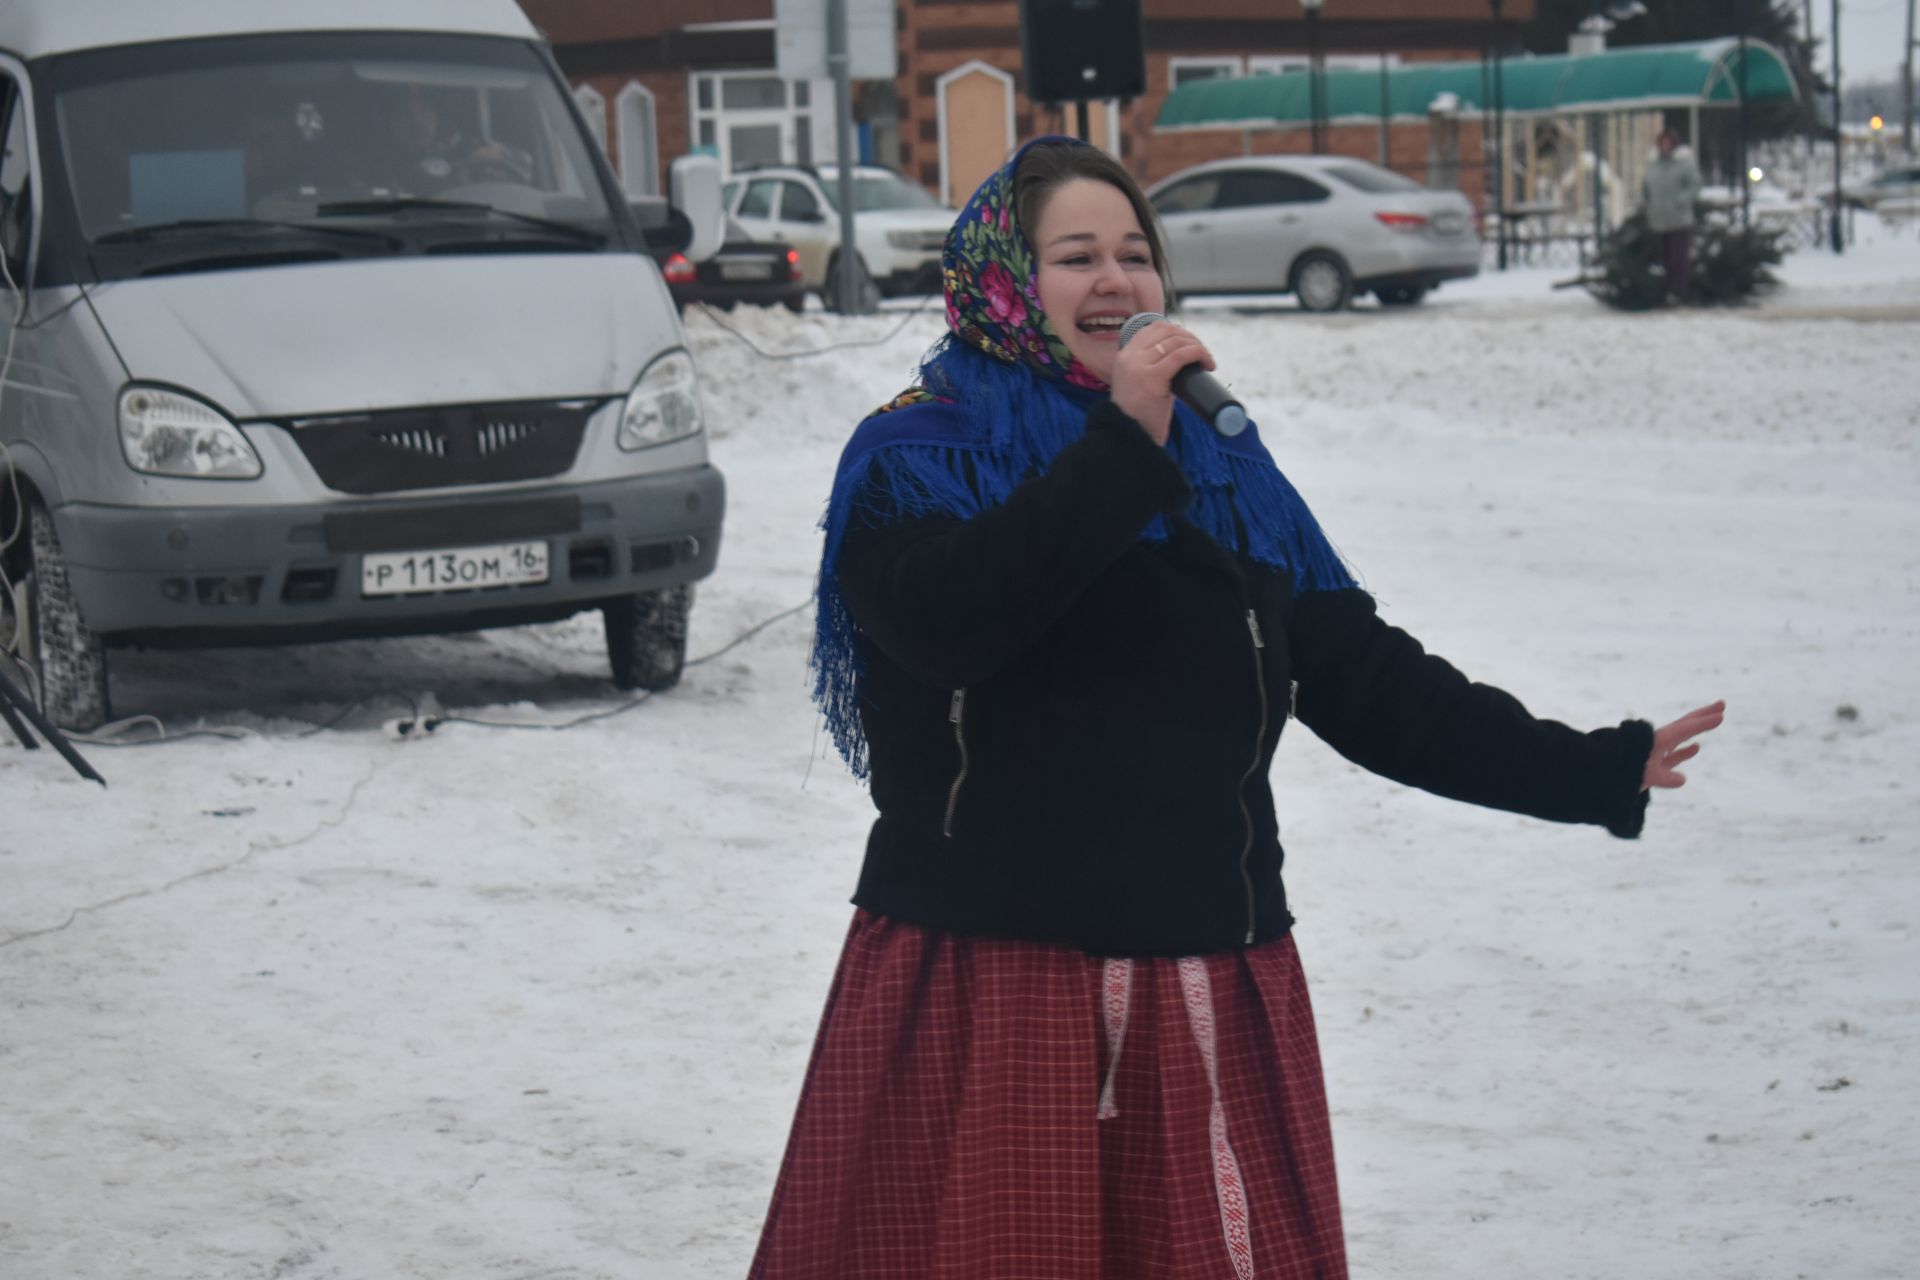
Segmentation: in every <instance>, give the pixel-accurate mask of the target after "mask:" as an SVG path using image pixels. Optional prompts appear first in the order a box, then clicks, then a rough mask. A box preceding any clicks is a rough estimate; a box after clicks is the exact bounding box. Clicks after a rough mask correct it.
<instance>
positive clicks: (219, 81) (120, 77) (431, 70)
mask: <svg viewBox="0 0 1920 1280" xmlns="http://www.w3.org/2000/svg"><path fill="white" fill-rule="evenodd" d="M570 97H571V94H570V91H568V90H566V89H564V88H562V87H561V86H560V85H559V84H557V83H556V82H555V80H554V78H553V76H552V74H551V72H550V71H549V69H548V65H547V64H546V63H545V62H544V61H543V60H542V55H541V54H539V53H538V52H537V51H536V50H535V49H534V48H532V47H531V46H529V45H523V44H519V43H516V42H513V41H505V40H502V41H476V40H469V39H466V38H464V37H454V36H433V35H415V34H410V33H377V34H376V33H369V34H368V35H367V36H366V38H364V39H363V38H362V37H361V36H360V35H357V34H356V35H354V36H352V37H347V36H344V35H343V36H337V37H336V36H332V35H325V34H319V35H308V34H304V33H303V34H298V35H287V36H260V37H248V38H246V39H245V40H241V39H238V38H236V39H235V40H232V41H213V40H207V41H188V40H182V41H176V42H169V43H166V44H164V45H161V44H154V45H136V46H130V47H115V48H101V49H93V50H86V51H83V52H80V53H76V54H73V55H71V56H70V57H68V58H66V59H64V60H63V62H62V64H61V70H60V74H59V79H58V82H57V84H56V92H55V94H54V97H53V100H52V104H51V106H52V116H53V121H54V123H55V124H56V126H57V139H58V141H57V145H58V147H59V152H58V155H59V157H60V159H61V161H62V166H61V167H62V170H63V172H62V174H61V178H62V180H63V181H64V182H65V184H66V185H67V187H68V190H67V191H66V192H64V193H63V195H64V197H65V198H66V199H68V200H70V201H71V202H72V205H73V206H74V208H75V209H76V211H77V213H78V215H79V225H80V228H81V230H82V231H83V232H84V234H85V235H86V236H87V237H88V238H89V239H91V240H96V241H97V240H98V239H99V238H101V237H104V236H109V235H113V234H114V233H116V232H122V231H128V230H131V229H134V228H139V227H147V226H159V225H164V224H169V223H175V222H188V223H191V222H195V221H206V220H218V219H246V218H255V219H259V220H261V221H266V222H284V221H289V220H294V221H297V220H301V219H305V218H312V217H315V216H316V215H317V214H318V215H320V216H324V210H325V208H326V207H327V206H330V205H336V204H343V203H353V202H365V201H389V200H395V199H406V198H412V197H422V198H445V199H450V200H458V199H463V198H464V199H473V198H475V197H473V196H471V195H468V196H463V195H461V194H460V192H461V190H462V188H467V187H479V188H481V190H483V191H484V192H485V193H486V194H485V195H484V197H482V198H484V199H485V200H486V201H487V202H489V203H492V204H495V205H498V206H501V207H507V208H511V209H513V210H514V211H515V212H517V213H521V214H525V215H528V216H532V217H543V218H553V219H558V220H562V221H568V222H575V223H588V222H593V223H604V222H606V221H608V220H609V219H610V217H611V214H610V212H609V210H608V208H607V204H606V199H605V194H604V189H603V188H602V187H601V185H600V179H599V174H598V171H597V168H596V162H595V160H594V159H593V156H592V151H591V143H590V142H589V140H588V139H587V138H586V137H585V136H583V130H582V129H581V128H580V125H579V116H578V114H577V111H576V108H575V103H574V102H573V101H570V100H569V99H570ZM448 193H451V194H448ZM183 246H184V247H183ZM95 247H96V248H98V247H99V246H98V245H96V246H95ZM191 247H192V246H191V245H187V244H185V242H184V241H180V240H175V241H173V242H168V243H161V242H159V241H151V240H148V241H141V240H136V239H129V238H127V237H120V238H119V239H118V241H117V242H115V243H112V244H110V245H108V246H107V252H106V253H105V254H104V255H103V254H100V253H96V254H95V255H94V266H95V268H96V269H98V270H100V271H101V272H102V273H103V274H107V275H112V276H114V278H118V276H117V275H116V274H115V273H116V272H118V271H122V270H124V271H127V272H129V273H137V272H139V271H141V270H145V269H147V268H148V267H150V266H152V265H154V263H156V262H159V261H162V260H166V259H169V257H170V255H173V254H174V250H175V248H179V249H180V250H181V252H185V251H186V249H189V248H191ZM109 259H111V262H109V261H108V260H109Z"/></svg>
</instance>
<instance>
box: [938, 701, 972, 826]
mask: <svg viewBox="0 0 1920 1280" xmlns="http://www.w3.org/2000/svg"><path fill="white" fill-rule="evenodd" d="M966 710H967V691H966V690H965V689H955V690H954V691H953V701H952V702H951V703H949V704H948V706H947V720H948V721H949V722H950V723H951V724H952V725H953V741H954V745H955V746H957V747H959V748H960V772H958V773H956V774H954V775H953V785H952V786H951V787H949V788H947V816H946V819H945V820H944V821H943V822H941V824H940V834H941V835H943V836H945V837H946V838H947V839H949V840H951V839H953V815H954V813H955V811H956V810H958V809H959V807H960V788H961V786H962V785H964V784H965V782H966V780H967V734H966V725H965V724H964V723H963V719H964V717H965V715H966Z"/></svg>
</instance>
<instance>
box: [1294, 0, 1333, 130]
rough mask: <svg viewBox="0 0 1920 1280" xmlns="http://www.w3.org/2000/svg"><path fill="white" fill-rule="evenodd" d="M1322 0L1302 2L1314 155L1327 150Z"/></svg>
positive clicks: (1308, 107) (1308, 111)
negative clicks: (1321, 39) (1321, 66)
mask: <svg viewBox="0 0 1920 1280" xmlns="http://www.w3.org/2000/svg"><path fill="white" fill-rule="evenodd" d="M1321 3H1322V0H1300V7H1301V8H1302V9H1304V10H1305V11H1306V14H1307V114H1308V115H1309V116H1311V117H1312V130H1313V154H1315V155H1320V154H1321V153H1322V152H1324V151H1325V150H1326V149H1327V136H1326V116H1327V104H1326V97H1325V93H1326V83H1325V78H1324V77H1323V76H1322V74H1321V69H1320V5H1321Z"/></svg>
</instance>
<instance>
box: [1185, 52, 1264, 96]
mask: <svg viewBox="0 0 1920 1280" xmlns="http://www.w3.org/2000/svg"><path fill="white" fill-rule="evenodd" d="M1187 67H1215V68H1218V69H1220V70H1222V71H1224V72H1226V74H1225V75H1223V76H1215V77H1212V78H1213V79H1216V80H1233V79H1237V78H1238V77H1240V76H1243V75H1245V74H1246V73H1247V72H1246V66H1245V64H1244V63H1242V61H1241V60H1240V59H1239V58H1237V57H1235V58H1168V59H1167V92H1168V93H1172V92H1173V91H1174V90H1175V89H1178V88H1179V87H1180V76H1179V73H1180V72H1181V71H1182V70H1183V69H1185V68H1187Z"/></svg>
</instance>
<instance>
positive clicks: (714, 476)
mask: <svg viewBox="0 0 1920 1280" xmlns="http://www.w3.org/2000/svg"><path fill="white" fill-rule="evenodd" d="M725 507H726V483H725V481H724V480H723V479H722V477H721V475H720V473H719V471H717V470H716V469H715V468H713V467H711V466H699V467H691V468H687V469H685V470H680V471H669V472H663V473H659V474H655V475H645V476H634V477H630V478H626V479H622V480H614V481H606V482H602V483H597V484H571V485H553V486H546V487H542V488H538V489H526V490H516V491H512V492H506V493H492V494H487V495H484V496H483V495H476V494H474V493H472V492H468V493H466V494H463V495H461V496H459V497H448V496H432V497H420V498H414V499H406V498H389V499H383V500H380V501H377V502H374V501H356V502H346V503H337V504H336V503H328V504H324V505H321V504H314V505H307V506H291V507H287V506H283V507H266V508H263V507H164V508H156V507H118V506H103V505H99V504H91V503H69V504H67V505H65V506H62V507H59V508H57V509H56V510H55V511H54V512H53V513H52V514H53V518H54V526H55V529H56V531H57V532H58V534H59V537H60V545H61V549H62V552H63V554H64V558H65V559H66V561H67V571H68V575H69V578H70V580H71V582H72V585H73V591H74V594H75V597H76V598H77V599H78V601H79V604H80V610H81V614H82V616H83V617H84V618H85V619H86V623H87V626H88V627H89V628H90V629H92V630H93V631H95V632H98V633H101V634H103V635H106V636H109V637H112V638H116V639H119V640H122V641H138V642H143V643H153V644H163V643H167V642H175V643H182V644H218V643H223V642H224V643H254V642H284V641H297V640H305V639H314V640H321V639H334V638H342V637H347V636H373V635H402V634H409V633H421V632H434V631H456V630H464V629H470V628H474V627H490V626H509V625H515V624H519V623H525V622H538V621H544V620H548V619H553V618H562V617H566V616H567V615H569V614H572V613H577V612H579V611H580V610H582V609H586V608H591V607H594V606H595V605H598V604H600V603H602V602H604V601H608V600H613V599H617V598H619V597H621V596H626V595H632V594H633V593H635V592H638V591H648V590H653V589H655V588H659V587H666V586H675V585H678V584H680V583H686V582H692V581H695V580H696V579H699V578H704V577H706V576H707V575H708V574H710V573H712V572H713V569H714V565H715V563H716V562H717V560H718V558H719V553H720V526H721V519H722V517H723V516H724V514H725ZM534 541H538V542H541V543H544V544H545V546H546V551H547V577H546V580H545V581H542V582H536V583H528V584H522V585H513V586H488V587H482V588H478V589H464V590H444V591H424V592H420V593H415V594H407V595H366V594H364V593H363V592H362V590H361V562H362V560H363V558H364V557H366V556H368V555H372V554H376V553H394V552H399V553H405V552H427V551H435V550H456V549H461V548H469V547H487V546H501V545H509V544H520V543H527V542H534Z"/></svg>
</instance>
